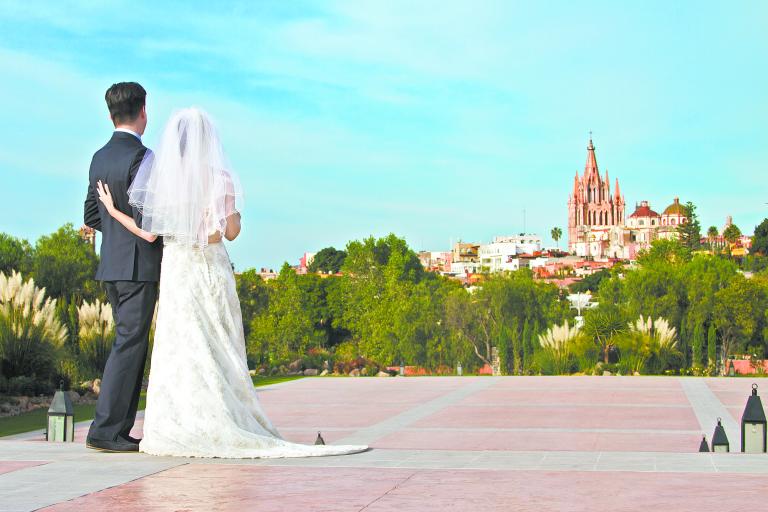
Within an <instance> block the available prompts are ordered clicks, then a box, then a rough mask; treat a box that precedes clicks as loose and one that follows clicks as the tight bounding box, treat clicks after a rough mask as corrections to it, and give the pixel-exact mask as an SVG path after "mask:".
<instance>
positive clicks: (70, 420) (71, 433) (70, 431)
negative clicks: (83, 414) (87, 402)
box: [64, 416, 75, 443]
mask: <svg viewBox="0 0 768 512" xmlns="http://www.w3.org/2000/svg"><path fill="white" fill-rule="evenodd" d="M66 425H67V428H66V433H67V434H66V436H65V437H66V439H64V440H65V441H67V442H68V443H71V442H73V441H74V440H75V417H74V416H67V421H66Z"/></svg>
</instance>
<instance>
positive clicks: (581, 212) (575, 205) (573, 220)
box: [568, 133, 624, 252]
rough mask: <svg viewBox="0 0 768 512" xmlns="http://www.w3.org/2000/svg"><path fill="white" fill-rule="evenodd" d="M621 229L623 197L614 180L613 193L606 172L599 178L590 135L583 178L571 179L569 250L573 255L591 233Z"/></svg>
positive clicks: (577, 175)
mask: <svg viewBox="0 0 768 512" xmlns="http://www.w3.org/2000/svg"><path fill="white" fill-rule="evenodd" d="M623 225H624V197H623V196H622V195H621V192H620V191H619V180H618V179H616V186H615V187H614V193H613V194H611V185H610V180H609V178H608V171H607V170H606V171H605V177H601V176H600V171H599V170H598V168H597V158H596V157H595V146H594V144H593V143H592V134H591V133H590V136H589V144H588V145H587V163H586V164H585V165H584V174H583V175H582V176H581V177H579V173H578V172H577V173H576V175H575V176H574V178H573V190H572V191H571V193H570V194H569V196H568V249H569V251H570V252H576V244H578V243H580V242H581V243H585V242H589V241H590V238H591V237H590V234H591V233H594V232H602V233H606V232H607V231H608V230H609V228H610V227H612V226H623Z"/></svg>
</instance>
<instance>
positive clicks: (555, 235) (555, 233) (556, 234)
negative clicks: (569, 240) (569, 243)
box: [550, 226, 563, 249]
mask: <svg viewBox="0 0 768 512" xmlns="http://www.w3.org/2000/svg"><path fill="white" fill-rule="evenodd" d="M550 235H552V240H554V241H555V244H556V245H557V248H558V249H560V238H561V237H562V236H563V230H562V229H560V228H559V227H557V226H555V227H554V228H552V231H550Z"/></svg>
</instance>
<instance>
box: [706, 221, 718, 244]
mask: <svg viewBox="0 0 768 512" xmlns="http://www.w3.org/2000/svg"><path fill="white" fill-rule="evenodd" d="M719 234H720V233H718V232H717V226H709V229H707V240H709V247H710V249H711V248H712V244H714V243H715V239H716V238H717V235H719Z"/></svg>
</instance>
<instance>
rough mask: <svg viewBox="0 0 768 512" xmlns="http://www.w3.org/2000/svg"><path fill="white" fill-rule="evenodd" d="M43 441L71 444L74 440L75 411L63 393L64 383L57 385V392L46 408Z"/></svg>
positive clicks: (65, 393) (66, 394)
mask: <svg viewBox="0 0 768 512" xmlns="http://www.w3.org/2000/svg"><path fill="white" fill-rule="evenodd" d="M45 439H46V440H47V441H54V442H58V443H71V442H73V441H74V440H75V409H74V407H72V400H71V399H70V398H69V393H67V392H66V391H64V381H61V383H60V384H59V390H58V391H57V392H56V393H55V394H54V395H53V400H51V406H50V407H49V408H48V431H47V432H46V434H45Z"/></svg>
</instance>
